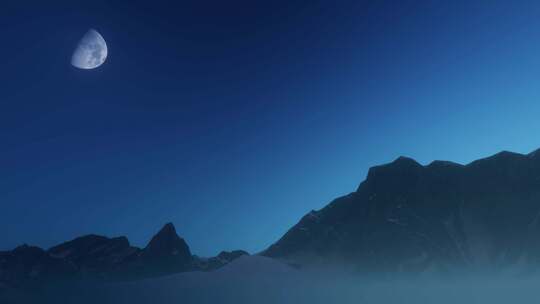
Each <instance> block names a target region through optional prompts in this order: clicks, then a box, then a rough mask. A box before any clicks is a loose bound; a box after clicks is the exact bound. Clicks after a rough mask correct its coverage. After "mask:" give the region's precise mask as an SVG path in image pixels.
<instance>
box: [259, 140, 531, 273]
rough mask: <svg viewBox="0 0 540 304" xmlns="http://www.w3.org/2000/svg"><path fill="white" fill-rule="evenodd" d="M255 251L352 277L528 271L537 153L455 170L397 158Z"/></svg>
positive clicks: (504, 156) (442, 164) (508, 154)
mask: <svg viewBox="0 0 540 304" xmlns="http://www.w3.org/2000/svg"><path fill="white" fill-rule="evenodd" d="M262 255H265V256H268V257H273V258H279V259H283V260H288V261H291V262H295V263H300V264H332V263H338V264H345V265H349V266H353V268H354V269H357V270H358V271H366V272H369V271H390V272H401V271H428V270H429V271H442V272H448V271H454V270H460V271H461V270H464V271H467V270H489V271H510V270H511V271H518V272H521V273H523V272H531V271H536V269H537V268H538V266H540V150H537V151H535V152H532V153H530V154H527V155H522V154H518V153H512V152H507V151H503V152H501V153H498V154H495V155H493V156H491V157H488V158H484V159H480V160H477V161H474V162H472V163H470V164H468V165H460V164H456V163H452V162H446V161H434V162H432V163H431V164H429V165H427V166H422V165H420V164H419V163H418V162H416V161H415V160H413V159H411V158H407V157H399V158H398V159H396V160H395V161H393V162H392V163H389V164H386V165H382V166H376V167H372V168H371V169H370V170H369V172H368V175H367V178H366V180H365V181H364V182H362V183H361V184H360V186H359V187H358V189H357V190H356V191H355V192H353V193H351V194H349V195H346V196H343V197H340V198H338V199H336V200H334V201H332V202H331V203H330V204H329V205H327V206H326V207H324V208H323V209H321V210H319V211H311V212H310V213H308V214H307V215H305V216H304V217H303V218H302V219H301V220H300V221H299V222H298V223H297V224H296V225H295V226H294V227H292V228H291V229H290V230H289V231H288V232H287V233H286V234H285V235H284V236H283V237H282V238H281V239H280V240H278V241H277V242H276V243H275V244H273V245H271V246H270V247H269V248H268V249H266V250H265V251H264V252H262Z"/></svg>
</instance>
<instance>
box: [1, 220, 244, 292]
mask: <svg viewBox="0 0 540 304" xmlns="http://www.w3.org/2000/svg"><path fill="white" fill-rule="evenodd" d="M247 254H248V253H247V252H245V251H240V250H239V251H233V252H232V253H231V252H222V253H220V254H219V255H218V256H217V257H213V258H208V259H203V258H199V257H197V256H194V255H192V254H191V251H190V250H189V247H188V245H187V244H186V242H185V241H184V240H183V239H182V238H180V237H179V236H178V235H177V233H176V230H175V228H174V226H173V224H171V223H168V224H166V225H165V226H164V227H163V228H162V229H161V230H160V231H159V232H158V233H157V234H156V235H155V236H154V237H153V238H152V239H151V240H150V242H149V243H148V245H147V246H146V247H145V248H144V249H140V248H137V247H133V246H131V245H130V244H129V241H128V239H127V238H126V237H116V238H108V237H104V236H99V235H86V236H82V237H79V238H76V239H74V240H71V241H68V242H65V243H62V244H60V245H57V246H54V247H52V248H50V249H49V250H43V249H41V248H38V247H33V246H28V245H23V246H20V247H17V248H15V249H14V250H11V251H6V252H0V288H2V287H15V288H18V287H24V288H32V287H40V286H41V285H43V284H45V283H47V284H49V283H58V282H62V281H68V280H133V279H142V278H147V277H152V276H158V275H165V274H172V273H178V272H184V271H195V270H200V271H210V270H214V269H217V268H220V267H222V266H224V265H226V264H228V263H229V262H231V261H233V260H234V259H236V258H238V257H240V256H242V255H247Z"/></svg>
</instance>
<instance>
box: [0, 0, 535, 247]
mask: <svg viewBox="0 0 540 304" xmlns="http://www.w3.org/2000/svg"><path fill="white" fill-rule="evenodd" d="M470 2H472V1H375V0H373V1H305V0H302V1H296V0H287V1H265V2H263V1H252V0H251V1H200V0H199V1H191V0H189V1H188V0H186V1H170V2H166V1H99V0H94V1H84V2H83V1H65V2H64V3H62V2H59V1H56V2H55V1H37V0H35V1H2V3H1V4H0V37H1V38H2V44H1V46H2V47H1V48H0V56H1V58H2V63H1V64H0V249H11V248H13V247H15V246H17V245H19V244H22V243H29V244H33V245H39V246H42V247H49V246H51V245H53V244H56V243H59V242H62V241H66V240H69V239H72V238H74V237H77V236H80V235H83V234H88V233H97V234H103V235H107V236H118V235H126V236H128V237H129V239H130V240H131V241H132V243H133V244H135V245H138V246H144V245H145V244H146V242H147V241H148V240H149V238H150V237H151V236H152V235H153V234H154V233H155V232H156V231H157V230H158V229H159V228H160V227H161V226H162V225H163V224H164V223H166V222H169V221H170V222H173V223H174V224H175V226H176V228H177V231H178V233H179V234H180V235H181V236H182V237H184V238H185V239H186V241H187V242H188V244H189V245H190V247H191V249H192V251H193V252H194V253H195V254H198V255H202V256H208V255H214V254H216V253H218V252H219V251H221V250H230V249H245V250H248V251H250V252H257V251H259V250H262V249H264V248H265V247H266V246H268V245H269V244H271V243H272V242H274V241H276V240H277V239H278V238H279V237H280V236H281V235H282V234H283V233H284V232H285V231H286V230H287V229H288V228H289V227H290V226H291V225H293V224H294V223H296V222H297V221H298V220H299V219H300V218H301V217H302V216H303V215H304V214H305V213H307V212H309V211H310V210H311V209H319V208H321V207H323V206H324V205H326V204H327V203H328V202H329V201H330V200H331V199H333V198H335V197H337V196H340V195H344V194H347V193H349V192H351V191H354V190H355V189H356V187H357V186H358V184H359V183H360V182H361V181H362V180H363V179H364V178H365V176H366V173H367V170H368V168H369V167H370V166H373V165H377V164H381V163H385V162H389V161H392V160H393V159H395V158H397V157H398V156H399V155H406V156H410V157H413V158H415V159H417V160H418V161H419V162H421V163H423V164H427V163H429V162H431V161H433V160H435V159H445V160H452V161H456V162H460V163H467V162H470V161H472V160H474V159H476V158H480V157H484V156H488V155H490V154H493V153H496V152H498V151H500V150H511V151H516V152H521V153H528V152H530V151H532V150H534V149H536V148H539V147H540V140H539V138H540V3H538V2H537V1H519V3H516V2H518V1H475V3H474V4H473V3H470ZM90 28H94V29H96V30H97V31H98V32H100V33H101V34H102V35H103V37H104V38H105V40H106V41H107V44H108V47H109V57H108V59H107V61H106V62H105V64H103V66H101V67H100V68H98V69H95V70H79V69H76V68H74V67H73V66H71V65H70V59H71V54H72V52H73V50H74V49H75V47H76V45H77V42H78V40H79V39H80V38H81V37H82V36H83V35H84V34H85V33H86V31H88V29H90Z"/></svg>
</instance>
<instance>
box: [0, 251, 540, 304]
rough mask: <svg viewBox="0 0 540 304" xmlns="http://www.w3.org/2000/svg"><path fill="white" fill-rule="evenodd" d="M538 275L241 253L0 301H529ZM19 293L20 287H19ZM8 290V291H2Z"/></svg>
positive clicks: (533, 296) (147, 303)
mask: <svg viewBox="0 0 540 304" xmlns="http://www.w3.org/2000/svg"><path fill="white" fill-rule="evenodd" d="M539 283H540V279H538V278H536V277H522V278H519V277H515V276H507V277H504V276H496V277H494V276H488V275H470V274H469V275H463V276H453V277H444V276H435V275H411V276H409V275H403V276H401V277H383V276H371V277H367V276H359V275H354V274H351V273H348V274H347V273H343V272H336V271H321V270H314V269H297V268H295V267H291V266H289V265H287V264H284V263H281V262H278V261H276V260H273V259H270V258H266V257H260V256H245V257H241V258H239V259H238V260H236V261H234V262H232V263H231V264H229V265H227V266H225V267H223V268H221V269H219V270H216V271H214V272H208V273H204V272H188V273H179V274H175V275H171V276H166V277H159V278H152V279H146V280H142V281H133V282H123V283H109V284H91V283H86V284H81V285H77V286H63V287H56V288H52V289H47V290H46V291H42V292H41V293H37V294H34V295H29V294H18V295H16V296H15V295H11V296H10V295H8V294H7V293H5V294H4V295H3V297H2V298H0V299H2V302H1V303H82V304H85V303H88V304H90V303H92V304H95V303H102V304H103V303H130V304H150V303H152V304H154V303H163V304H167V303H171V304H172V303H197V304H210V303H223V304H228V303H231V304H232V303H235V304H237V303H246V304H247V303H250V304H251V303H260V304H270V303H291V304H292V303H295V304H303V303H309V304H318V303H320V304H323V303H341V304H348V303H351V304H352V303H370V304H378V303H381V304H386V303H439V304H446V303H448V304H453V303H495V304H498V303H501V304H502V303H531V302H533V301H534V299H536V298H537V296H538V293H537V290H538V284H539ZM21 293H24V292H21ZM10 297H11V298H10Z"/></svg>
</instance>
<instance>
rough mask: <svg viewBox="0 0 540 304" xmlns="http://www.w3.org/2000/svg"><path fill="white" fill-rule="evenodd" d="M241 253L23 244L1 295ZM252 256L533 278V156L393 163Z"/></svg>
mask: <svg viewBox="0 0 540 304" xmlns="http://www.w3.org/2000/svg"><path fill="white" fill-rule="evenodd" d="M246 254H247V253H246V252H244V251H241V250H238V251H233V252H221V253H220V254H219V255H218V256H216V257H212V258H200V257H197V256H196V255H192V253H191V251H190V249H189V247H188V245H187V244H186V242H185V241H184V240H183V239H182V238H180V237H179V236H178V235H177V233H176V230H175V228H174V226H173V225H172V224H166V225H165V226H164V227H163V228H162V229H161V230H160V231H159V232H158V233H157V234H156V235H155V236H154V237H153V238H152V239H151V240H150V242H149V243H148V245H147V246H146V247H145V248H143V249H141V248H137V247H134V246H131V245H130V244H129V241H128V240H127V238H125V237H117V238H107V237H103V236H97V235H87V236H83V237H79V238H76V239H74V240H72V241H69V242H66V243H63V244H60V245H58V246H54V247H52V248H50V249H49V250H43V249H41V248H38V247H32V246H28V245H23V246H20V247H17V248H15V249H14V250H12V251H6V252H0V288H1V287H6V286H8V287H21V286H23V287H27V286H39V285H40V284H41V283H43V282H47V283H50V282H57V281H62V280H64V281H65V280H70V281H73V280H80V279H92V280H134V279H141V278H148V277H153V276H161V275H165V274H172V273H178V272H185V271H211V270H215V269H218V268H220V267H222V266H224V265H227V264H228V263H230V262H231V261H233V260H235V259H237V258H238V257H240V256H242V255H246ZM261 255H263V256H267V257H271V258H277V259H282V260H285V261H286V262H287V263H290V264H294V265H297V266H303V265H312V264H316V265H317V264H319V265H320V264H339V265H346V266H347V267H348V268H350V269H351V268H352V269H356V270H358V271H361V272H370V271H374V272H375V271H376V272H409V271H412V272H423V271H426V270H430V271H446V272H448V271H455V270H457V271H461V270H489V271H506V270H512V271H520V272H524V271H529V272H533V271H536V270H537V269H538V266H540V150H539V151H536V152H533V153H530V154H528V155H522V154H517V153H511V152H501V153H498V154H496V155H493V156H491V157H488V158H485V159H480V160H477V161H474V162H472V163H470V164H468V165H460V164H455V163H451V162H445V161H434V162H432V163H431V164H429V165H427V166H422V165H420V164H419V163H417V162H416V161H415V160H413V159H410V158H406V157H400V158H398V159H396V160H395V161H394V162H392V163H390V164H386V165H382V166H376V167H373V168H371V169H370V170H369V172H368V175H367V178H366V180H365V181H363V182H362V183H361V184H360V186H359V187H358V189H357V190H356V191H355V192H353V193H350V194H349V195H346V196H343V197H340V198H338V199H336V200H334V201H332V202H331V203H330V204H329V205H327V206H326V207H324V208H323V209H321V210H318V211H311V212H309V213H308V214H307V215H305V216H304V217H303V218H302V219H301V220H300V221H299V222H298V223H297V224H296V225H295V226H294V227H292V228H291V229H290V230H289V231H288V232H287V233H286V234H285V235H284V236H283V237H282V238H281V239H280V240H278V241H277V242H276V243H275V244H273V245H272V246H270V247H269V248H268V249H266V250H265V251H263V252H262V253H261ZM351 266H352V267H351Z"/></svg>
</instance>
